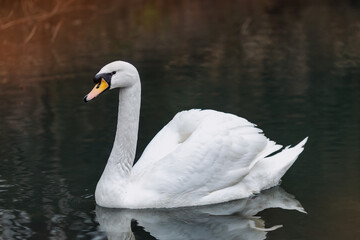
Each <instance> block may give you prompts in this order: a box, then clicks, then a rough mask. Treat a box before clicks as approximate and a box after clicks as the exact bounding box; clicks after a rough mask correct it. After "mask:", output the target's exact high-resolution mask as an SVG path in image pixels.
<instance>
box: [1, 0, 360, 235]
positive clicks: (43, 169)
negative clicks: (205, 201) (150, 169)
mask: <svg viewBox="0 0 360 240" xmlns="http://www.w3.org/2000/svg"><path fill="white" fill-rule="evenodd" d="M0 16H1V18H0V20H1V21H0V101H1V104H0V125H1V128H0V146H1V147H0V161H1V165H0V238H2V239H106V238H107V237H109V236H108V235H107V234H109V232H108V231H107V230H108V229H107V228H106V226H103V225H101V226H100V225H99V222H100V224H101V223H102V222H101V220H102V219H103V218H102V217H103V216H107V212H106V211H101V210H98V209H96V206H95V200H94V195H93V193H94V189H95V186H96V183H97V180H98V179H99V177H100V175H101V172H102V170H103V168H104V166H105V163H106V159H107V157H108V155H109V153H110V150H111V147H112V142H113V138H114V134H115V125H116V116H117V115H116V114H117V112H116V110H117V93H116V91H112V92H108V93H107V94H105V95H103V96H101V97H100V98H98V99H96V101H94V102H92V103H89V104H84V103H83V101H82V98H83V96H84V95H85V94H86V93H87V92H89V90H90V89H91V88H92V85H93V83H92V77H93V75H94V74H95V73H96V72H97V71H98V70H99V69H100V67H102V66H103V65H105V64H106V63H108V62H110V61H113V60H118V59H122V60H126V61H129V62H131V63H133V64H134V65H135V66H136V67H137V68H138V70H139V72H140V76H141V78H142V90H143V93H142V109H141V119H140V132H139V144H138V153H137V156H139V155H140V154H141V152H142V151H143V149H144V148H145V146H146V144H147V143H148V142H149V141H150V140H151V138H152V137H153V136H154V135H155V134H156V133H157V132H158V131H159V130H160V129H161V127H162V126H163V125H164V124H166V123H167V122H168V121H169V120H170V119H171V118H172V117H173V116H174V114H175V113H176V112H178V111H181V110H184V109H190V108H211V109H216V110H220V111H224V112H231V113H234V114H237V115H239V116H242V117H245V118H247V119H248V120H249V121H251V122H254V123H256V124H257V125H258V126H259V127H260V128H261V129H263V130H264V132H265V133H266V136H267V137H269V138H271V139H273V140H276V141H277V142H278V143H280V144H283V145H288V144H292V145H294V144H296V143H298V142H299V141H300V140H301V139H303V138H304V137H305V136H309V141H308V143H307V145H306V149H305V151H304V152H303V153H302V154H301V156H300V157H299V159H298V160H297V161H296V163H295V164H294V165H293V167H292V168H291V169H290V170H289V171H288V172H287V174H286V175H285V176H284V178H283V181H282V184H281V186H282V188H283V189H285V190H284V192H285V193H286V192H287V193H286V194H290V195H293V196H295V200H296V201H298V202H299V204H300V203H301V205H302V206H303V207H304V208H305V210H306V211H307V213H308V214H303V213H301V212H298V211H288V210H284V209H281V208H267V209H264V210H262V211H260V212H258V213H255V214H256V216H258V217H259V219H260V220H261V222H263V223H264V224H265V227H267V228H271V227H273V226H277V225H283V227H282V228H278V229H276V230H273V231H270V232H267V233H266V234H264V235H261V236H262V237H263V238H264V237H267V238H268V239H358V238H359V237H360V231H359V228H358V226H359V224H360V186H359V183H360V175H359V170H360V162H359V157H360V154H359V146H360V139H359V138H360V134H359V132H360V129H359V125H360V124H359V122H360V116H359V102H360V86H359V82H360V80H359V79H360V41H359V39H360V6H359V4H358V2H357V1H342V2H337V1H325V0H324V1H320V0H319V1H280V0H279V1H226V2H224V1H214V2H212V3H211V4H210V3H208V2H206V1H177V2H176V3H170V2H167V1H134V2H133V3H128V2H127V3H125V2H123V1H111V0H107V1H101V2H98V1H95V0H92V1H86V2H85V1H67V2H66V1H63V2H60V1H54V2H47V1H23V2H19V1H4V2H3V3H2V8H1V10H0ZM281 191H282V190H281ZM261 196H263V195H261ZM287 196H288V195H287ZM244 201H247V200H244ZM249 201H250V200H249ZM250 202H251V201H250ZM253 202H254V201H253ZM255 203H256V201H255ZM239 205H241V203H239ZM221 209H222V210H226V209H227V207H226V206H223V207H222V208H221ZM119 211H120V210H119ZM119 211H115V212H114V214H113V215H110V216H108V219H114V218H115V219H116V218H117V216H118V215H117V214H119V215H120V217H126V216H132V217H133V218H135V219H136V218H138V219H136V220H137V221H133V222H131V221H130V227H131V229H130V231H127V233H129V234H130V235H129V236H130V237H132V235H131V231H133V232H134V233H133V234H134V236H135V238H136V239H154V238H156V237H158V238H159V235H156V234H157V233H158V232H159V230H163V229H161V226H162V225H161V224H160V225H156V224H155V225H154V226H155V227H154V229H155V230H153V233H152V232H151V230H150V229H147V228H146V226H144V225H146V224H144V223H143V225H141V222H142V221H143V222H144V220H143V219H144V215H143V214H138V215H136V214H134V213H128V212H126V213H122V212H121V211H120V213H118V212H119ZM196 211H197V210H196V209H195V210H193V211H192V212H191V211H190V210H186V211H185V213H184V214H183V215H181V217H179V216H178V215H177V214H178V213H176V212H175V213H173V212H171V213H168V214H164V212H161V214H158V212H155V213H151V214H152V215H154V217H155V216H156V217H157V218H156V219H158V220H159V222H160V223H161V222H162V221H165V220H166V219H168V218H171V219H180V220H181V221H182V222H183V221H185V220H184V219H189V218H190V219H191V217H192V216H193V215H192V214H194V215H196V216H197V217H196V218H193V219H200V220H204V219H209V218H210V219H211V221H213V220H214V221H215V222H216V223H217V224H218V225H219V224H220V225H221V224H223V225H221V226H226V227H229V226H228V225H226V219H227V217H224V218H217V217H216V216H215V217H214V216H213V214H210V215H211V217H209V214H208V215H206V216H203V215H201V214H200V215H198V212H196ZM99 212H100V213H99ZM104 212H105V215H104ZM100 214H101V216H99V215H100ZM234 214H235V215H234ZM184 215H185V216H184ZM223 215H224V214H223ZM238 215H239V214H238V212H236V211H235V212H231V211H230V213H228V214H225V216H228V217H230V218H235V219H236V221H238V220H239V219H240V220H239V221H240V222H243V223H244V221H247V220H248V218H247V217H249V216H246V217H245V218H241V217H240V218H237V216H238ZM240 215H241V214H240ZM113 216H115V217H114V218H112V217H113ZM174 216H176V217H174ZM241 216H243V215H241ZM243 217H244V216H243ZM244 219H246V220H244ZM260 220H259V221H260ZM114 221H115V220H114ZM114 221H112V222H111V223H114ZM118 221H119V220H118ZM181 221H180V222H181ZM194 221H195V220H194ZM204 221H205V220H204ZM209 221H210V220H209ZM211 221H210V222H211ZM200 222H201V221H200ZM255 222H256V221H255ZM171 223H173V222H171ZM119 224H120V222H119ZM215 225H216V224H213V225H210V226H213V228H211V229H212V230H214V229H215ZM240 225H241V224H240V223H239V225H237V226H240ZM114 226H115V227H116V226H117V225H116V224H115V225H114ZM126 226H127V227H128V225H126ZM174 226H181V225H176V223H175V225H174ZM197 226H198V225H197V223H196V222H191V221H190V222H189V224H188V225H187V227H190V229H191V228H192V227H197ZM119 227H120V225H119ZM165 227H166V226H164V228H165ZM226 227H224V228H226ZM144 228H145V230H144ZM224 228H223V229H224ZM197 229H199V228H197ZM200 229H207V228H200ZM127 230H129V229H127ZM172 232H176V231H172ZM191 232H194V234H195V233H197V234H199V232H197V231H189V234H190V235H189V234H188V235H186V236H184V237H183V238H181V239H201V234H200V235H194V236H191ZM200 232H201V231H200ZM205 232H206V231H205ZM205 232H204V234H205ZM241 233H244V232H241V231H240V232H239V231H238V232H236V231H235V233H234V234H235V235H234V238H235V239H239V238H241V237H243V238H245V236H246V235H245V234H244V235H242V234H241ZM152 234H153V235H152ZM155 235H156V236H155ZM240 235H241V236H240ZM115 236H116V235H115ZM205 236H206V235H203V237H205ZM226 236H228V235H224V239H229V238H226ZM126 237H128V235H124V239H126ZM159 239H161V238H159ZM165 239H166V238H165ZM218 239H219V238H218ZM245 239H246V238H245ZM260 239H261V238H260Z"/></svg>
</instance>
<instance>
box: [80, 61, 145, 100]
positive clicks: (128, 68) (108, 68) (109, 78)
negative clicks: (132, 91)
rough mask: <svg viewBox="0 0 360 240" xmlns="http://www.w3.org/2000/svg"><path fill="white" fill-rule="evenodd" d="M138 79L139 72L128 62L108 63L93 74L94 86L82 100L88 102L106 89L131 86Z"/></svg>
mask: <svg viewBox="0 0 360 240" xmlns="http://www.w3.org/2000/svg"><path fill="white" fill-rule="evenodd" d="M139 81H140V78H139V73H138V71H137V70H136V68H135V67H134V66H133V65H131V64H130V63H127V62H123V61H115V62H112V63H109V64H107V65H105V66H104V67H103V68H102V69H100V71H99V72H98V73H97V74H96V75H95V77H94V82H95V87H94V88H93V90H91V92H90V93H89V94H88V95H86V96H85V98H84V101H85V102H88V101H90V100H92V99H94V98H95V97H97V96H98V95H99V94H100V93H103V92H105V91H106V90H108V89H114V88H127V87H131V86H133V85H134V84H135V83H137V82H139Z"/></svg>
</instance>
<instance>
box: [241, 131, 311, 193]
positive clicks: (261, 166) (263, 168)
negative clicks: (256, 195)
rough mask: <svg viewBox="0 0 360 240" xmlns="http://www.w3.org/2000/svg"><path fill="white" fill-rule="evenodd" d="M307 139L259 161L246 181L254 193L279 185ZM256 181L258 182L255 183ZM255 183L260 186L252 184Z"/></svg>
mask: <svg viewBox="0 0 360 240" xmlns="http://www.w3.org/2000/svg"><path fill="white" fill-rule="evenodd" d="M307 139H308V138H307V137H306V138H305V139H304V140H302V141H301V142H300V143H298V144H297V145H296V146H294V147H290V146H288V147H286V148H284V149H283V150H282V151H281V152H279V153H277V154H275V155H272V156H270V157H265V158H263V159H261V160H259V162H257V163H256V165H255V166H254V168H253V169H252V170H251V173H250V174H249V175H248V176H247V177H246V180H249V182H248V183H249V184H250V186H249V187H250V189H251V190H252V191H253V192H260V191H261V190H264V189H268V188H271V187H273V186H276V185H278V184H279V182H280V179H281V178H282V176H284V174H285V173H286V171H287V170H288V169H289V168H290V167H291V166H292V165H293V163H294V162H295V160H296V159H297V158H298V156H299V155H300V153H301V152H302V151H303V150H304V145H305V143H306V141H307ZM255 179H256V181H254V180H255ZM244 180H245V179H244ZM253 182H257V183H258V184H256V185H253V184H251V183H253Z"/></svg>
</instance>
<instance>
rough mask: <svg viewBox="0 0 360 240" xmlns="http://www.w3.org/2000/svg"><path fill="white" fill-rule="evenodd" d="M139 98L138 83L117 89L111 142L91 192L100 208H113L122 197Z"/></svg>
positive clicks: (132, 153) (133, 144) (134, 138)
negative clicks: (110, 149)
mask: <svg viewBox="0 0 360 240" xmlns="http://www.w3.org/2000/svg"><path fill="white" fill-rule="evenodd" d="M140 95H141V86H140V81H139V82H137V83H136V84H134V85H133V86H131V87H128V88H122V89H120V93H119V110H118V111H119V112H118V120H117V129H116V136H115V141H114V145H113V148H112V151H111V154H110V157H109V159H108V161H107V164H106V167H105V169H104V172H103V174H102V176H101V178H100V180H99V182H98V184H97V186H96V191H95V198H96V202H97V203H98V204H99V205H101V206H110V205H114V204H115V203H118V202H120V201H121V199H122V198H123V197H124V196H125V191H126V186H127V183H128V181H129V178H130V173H131V169H132V165H133V163H134V158H135V151H136V143H137V134H138V128H139V115H140V98H141V97H140ZM114 207H116V206H114Z"/></svg>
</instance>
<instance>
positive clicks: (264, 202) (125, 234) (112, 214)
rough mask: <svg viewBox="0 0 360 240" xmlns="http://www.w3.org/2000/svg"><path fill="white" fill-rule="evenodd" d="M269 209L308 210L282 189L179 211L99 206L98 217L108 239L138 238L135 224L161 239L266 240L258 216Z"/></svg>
mask: <svg viewBox="0 0 360 240" xmlns="http://www.w3.org/2000/svg"><path fill="white" fill-rule="evenodd" d="M268 208H282V209H288V210H297V211H299V212H303V213H305V210H304V209H303V207H302V206H301V204H300V202H299V201H297V200H296V199H295V198H294V196H292V195H290V194H289V193H287V192H285V191H284V190H283V189H282V188H280V187H275V188H272V189H270V190H267V191H264V192H263V193H261V194H259V195H255V196H254V197H252V198H247V199H241V200H237V201H232V202H228V203H221V204H215V205H209V206H200V207H187V208H177V209H147V210H130V209H109V208H102V207H99V206H97V207H96V216H97V219H98V221H99V223H100V226H101V228H102V229H103V230H104V231H105V232H106V234H107V236H108V239H121V240H125V239H135V236H134V234H133V232H132V230H131V221H133V220H135V221H136V222H137V223H138V225H139V226H141V227H143V228H144V230H145V231H147V232H149V233H150V234H151V235H152V236H154V237H155V238H156V239H159V240H169V239H171V240H175V239H176V240H177V239H178V240H184V239H189V240H190V239H208V240H210V239H227V240H230V239H252V240H256V239H265V238H266V234H267V232H268V231H273V230H275V229H277V228H279V227H282V226H281V225H276V226H272V227H270V228H265V223H264V221H263V220H262V219H261V218H260V217H258V216H255V215H256V214H257V213H259V212H261V211H263V210H265V209H268Z"/></svg>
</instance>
